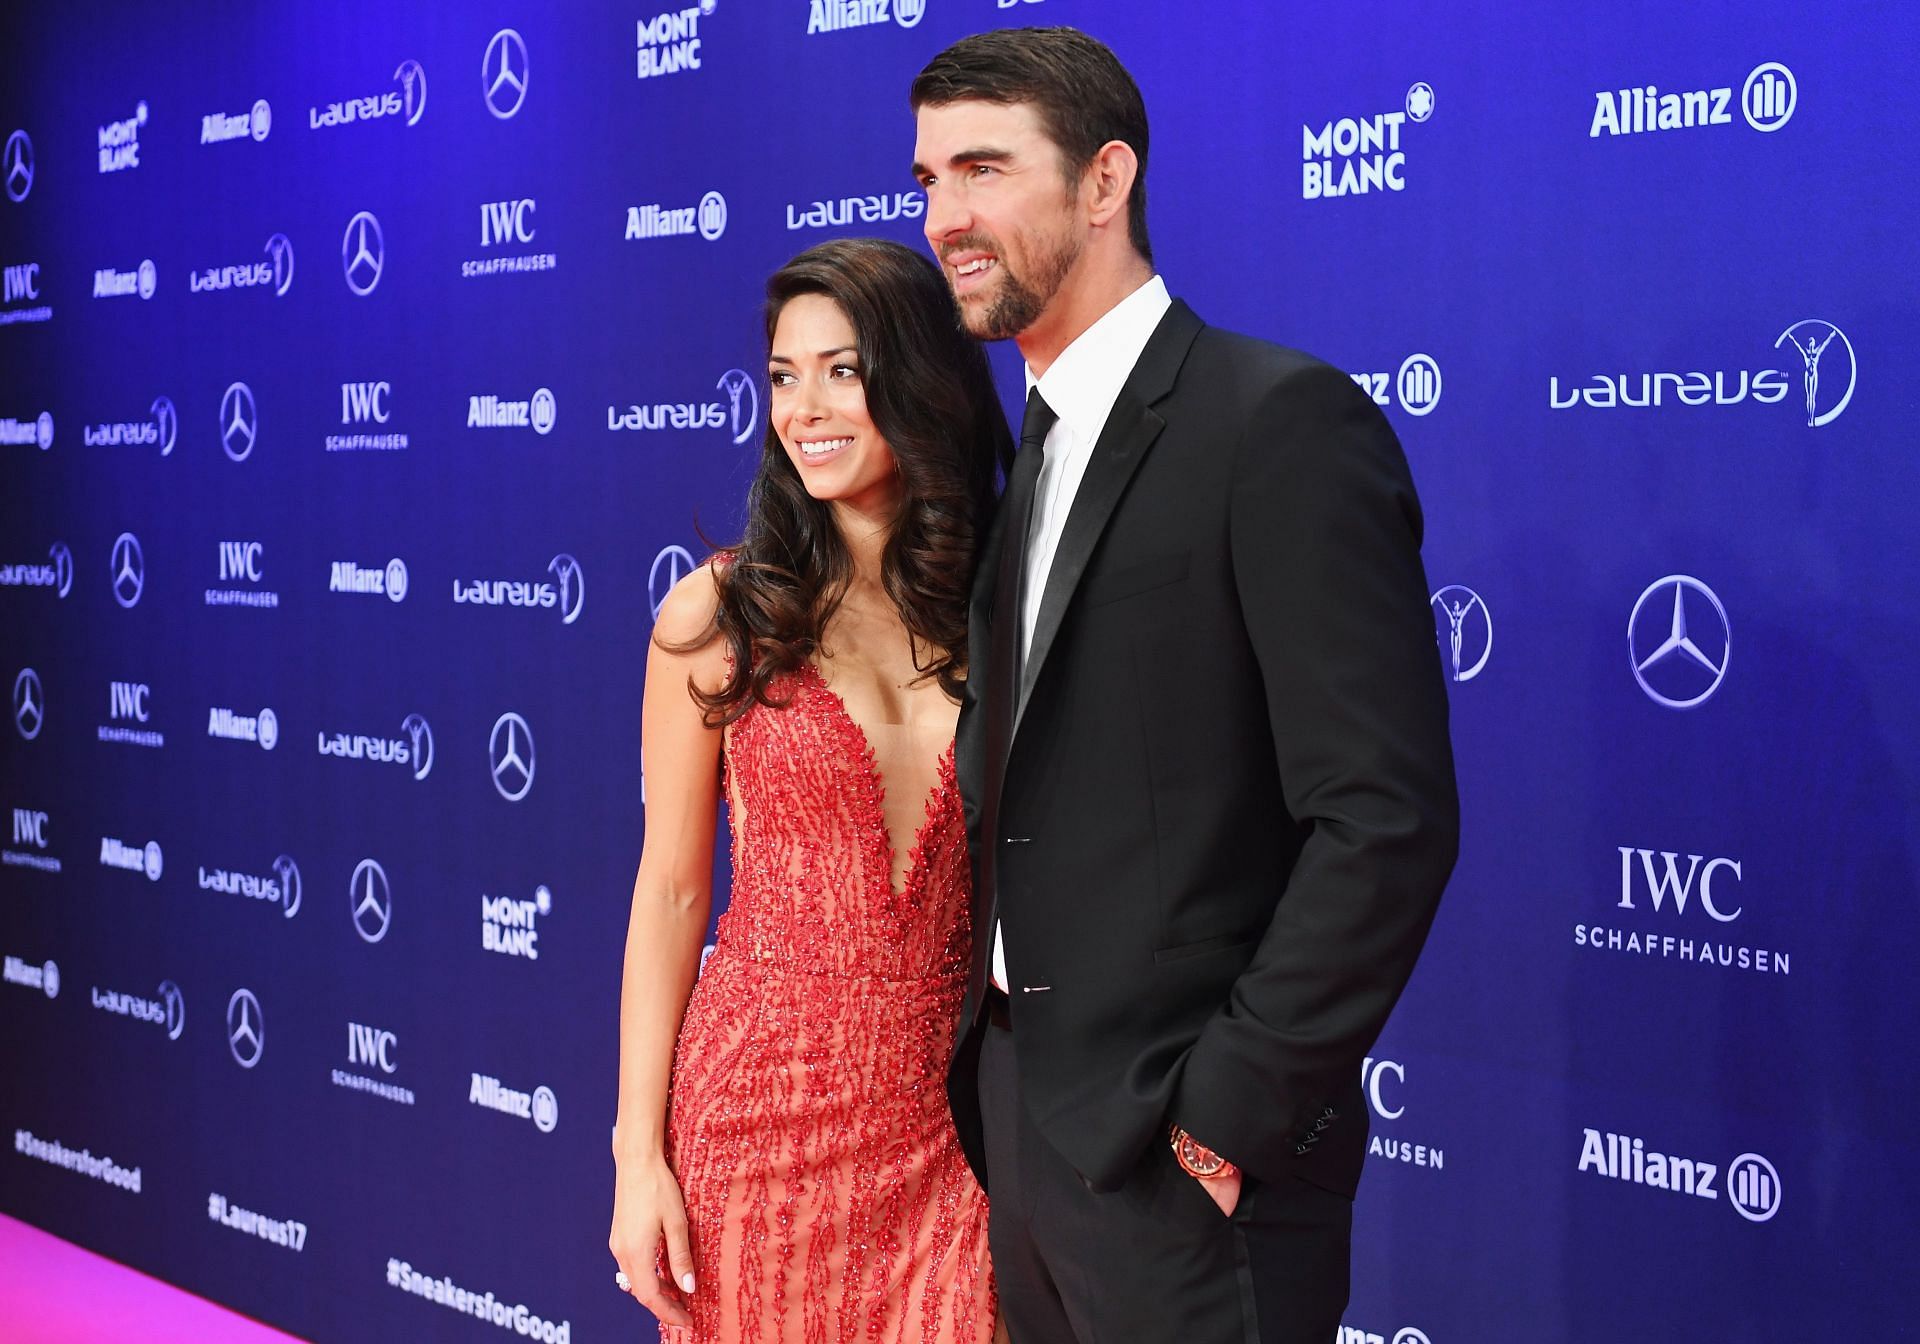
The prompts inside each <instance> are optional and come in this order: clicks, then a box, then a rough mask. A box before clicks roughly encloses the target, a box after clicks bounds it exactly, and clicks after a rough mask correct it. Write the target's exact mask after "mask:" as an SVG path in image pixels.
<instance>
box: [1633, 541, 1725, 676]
mask: <svg viewBox="0 0 1920 1344" xmlns="http://www.w3.org/2000/svg"><path fill="white" fill-rule="evenodd" d="M1732 652H1733V627H1732V625H1731V624H1730V623H1729V621H1728V620H1727V609H1726V608H1725V607H1724V606H1722V605H1721V604H1720V598H1719V597H1718V596H1717V595H1716V594H1715V593H1714V591H1713V589H1711V588H1709V587H1707V585H1706V584H1704V583H1702V582H1700V580H1698V579H1696V578H1694V577H1693V576H1691V575H1689V574H1669V575H1667V576H1666V577H1665V578H1663V579H1655V580H1654V581H1653V582H1652V583H1650V584H1648V585H1647V588H1646V591H1645V592H1643V593H1641V594H1640V598H1639V600H1638V601H1637V602H1635V603H1634V604H1633V612H1632V614H1630V615H1629V616H1628V617H1627V654H1628V658H1629V662H1630V665H1631V667H1632V668H1633V679H1634V680H1635V681H1636V682H1638V683H1639V684H1640V689H1641V690H1642V691H1645V692H1646V695H1647V698H1648V699H1649V700H1651V701H1653V702H1654V703H1655V704H1656V705H1664V706H1665V707H1666V708H1668V709H1694V708H1697V707H1698V706H1700V705H1704V704H1705V703H1706V702H1707V701H1708V700H1710V699H1712V698H1713V694H1714V692H1715V691H1717V690H1719V689H1720V683H1721V682H1723V681H1725V680H1726V677H1727V662H1728V658H1729V657H1730V655H1731V654H1732Z"/></svg>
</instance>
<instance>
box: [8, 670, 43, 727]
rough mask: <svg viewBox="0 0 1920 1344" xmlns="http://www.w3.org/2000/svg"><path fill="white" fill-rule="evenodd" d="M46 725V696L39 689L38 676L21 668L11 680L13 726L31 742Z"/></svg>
mask: <svg viewBox="0 0 1920 1344" xmlns="http://www.w3.org/2000/svg"><path fill="white" fill-rule="evenodd" d="M46 723H47V696H46V692H45V691H43V690H42V689H41V687H40V674H39V673H38V672H36V671H34V670H33V669H32V668H30V667H23V668H21V669H20V671H19V672H18V673H17V674H15V676H14V678H13V726H14V728H15V730H17V731H18V732H19V734H20V736H21V737H23V738H25V739H26V740H27V741H29V742H31V741H33V739H34V738H36V737H38V736H40V730H41V729H42V728H44V727H46Z"/></svg>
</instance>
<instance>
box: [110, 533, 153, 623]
mask: <svg viewBox="0 0 1920 1344" xmlns="http://www.w3.org/2000/svg"><path fill="white" fill-rule="evenodd" d="M112 574H113V600H114V601H116V602H118V603H119V604H120V605H121V606H123V607H129V608H130V607H132V606H134V605H135V604H136V603H137V602H139V601H140V594H141V593H143V592H145V591H146V589H147V557H146V556H145V555H144V554H143V553H142V552H141V550H140V538H138V537H136V536H134V535H133V533H131V532H122V533H121V534H120V535H119V536H117V537H115V538H114V539H113V565H112Z"/></svg>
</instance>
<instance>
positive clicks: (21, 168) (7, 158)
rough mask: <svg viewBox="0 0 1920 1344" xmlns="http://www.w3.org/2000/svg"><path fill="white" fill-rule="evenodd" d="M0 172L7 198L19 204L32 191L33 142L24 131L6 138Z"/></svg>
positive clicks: (0, 160) (0, 158) (0, 161)
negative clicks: (3, 179) (4, 176)
mask: <svg viewBox="0 0 1920 1344" xmlns="http://www.w3.org/2000/svg"><path fill="white" fill-rule="evenodd" d="M0 170H3V171H4V172H5V175H6V183H7V198H8V199H9V200H12V201H15V202H19V201H24V200H26V199H27V193H28V192H30V191H32V190H33V141H32V140H30V139H28V138H27V133H26V132H25V131H15V132H14V133H13V134H12V135H10V136H8V137H7V148H6V153H5V154H4V156H0Z"/></svg>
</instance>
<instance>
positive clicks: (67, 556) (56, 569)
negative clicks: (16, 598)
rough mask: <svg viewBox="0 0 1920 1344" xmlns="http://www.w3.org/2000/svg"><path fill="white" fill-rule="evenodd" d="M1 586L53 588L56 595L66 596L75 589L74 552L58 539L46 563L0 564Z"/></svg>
mask: <svg viewBox="0 0 1920 1344" xmlns="http://www.w3.org/2000/svg"><path fill="white" fill-rule="evenodd" d="M0 588H51V589H53V591H54V596H56V597H65V596H66V595H67V594H68V593H70V592H72V591H73V552H72V551H71V550H69V549H67V543H66V542H64V541H56V542H54V543H53V546H52V548H51V549H49V550H48V551H47V559H46V562H45V563H34V564H28V565H0Z"/></svg>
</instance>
